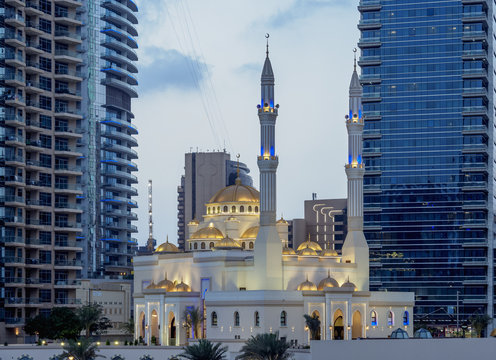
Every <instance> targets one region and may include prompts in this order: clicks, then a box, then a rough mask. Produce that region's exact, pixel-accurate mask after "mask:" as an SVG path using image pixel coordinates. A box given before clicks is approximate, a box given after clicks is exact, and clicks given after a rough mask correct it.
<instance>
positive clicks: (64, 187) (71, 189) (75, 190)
mask: <svg viewBox="0 0 496 360" xmlns="http://www.w3.org/2000/svg"><path fill="white" fill-rule="evenodd" d="M54 192H55V193H56V194H74V195H80V194H82V193H83V188H82V185H80V184H66V183H55V189H54Z"/></svg>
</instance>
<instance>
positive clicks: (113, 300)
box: [76, 280, 132, 340]
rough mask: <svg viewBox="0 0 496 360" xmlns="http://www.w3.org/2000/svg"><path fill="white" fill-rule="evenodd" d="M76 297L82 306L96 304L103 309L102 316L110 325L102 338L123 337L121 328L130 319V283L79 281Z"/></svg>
mask: <svg viewBox="0 0 496 360" xmlns="http://www.w3.org/2000/svg"><path fill="white" fill-rule="evenodd" d="M76 296H77V297H78V298H79V299H81V302H82V303H83V304H93V303H96V304H98V305H101V306H102V307H103V315H104V316H105V317H107V318H108V319H109V320H110V322H111V323H112V328H111V329H108V330H107V333H106V334H105V335H104V336H103V337H104V338H113V337H116V338H118V339H119V340H121V339H122V336H123V335H125V332H123V331H122V329H121V327H122V325H123V324H124V323H126V322H128V321H129V319H131V317H132V291H131V283H130V282H125V281H119V280H81V287H80V288H78V289H77V291H76Z"/></svg>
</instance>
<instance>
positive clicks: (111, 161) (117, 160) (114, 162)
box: [100, 157, 138, 171]
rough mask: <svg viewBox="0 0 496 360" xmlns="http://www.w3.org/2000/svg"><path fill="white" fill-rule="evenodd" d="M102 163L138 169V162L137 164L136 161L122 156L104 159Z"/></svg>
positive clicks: (132, 169) (133, 169)
mask: <svg viewBox="0 0 496 360" xmlns="http://www.w3.org/2000/svg"><path fill="white" fill-rule="evenodd" d="M100 162H101V163H102V164H109V165H118V166H121V167H122V166H127V167H128V168H129V170H131V171H137V170H138V164H136V163H135V162H134V161H131V160H127V159H123V158H121V157H114V158H112V159H102V160H100Z"/></svg>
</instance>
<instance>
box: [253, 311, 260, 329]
mask: <svg viewBox="0 0 496 360" xmlns="http://www.w3.org/2000/svg"><path fill="white" fill-rule="evenodd" d="M254 320H255V321H254V324H255V326H260V315H258V311H255V319H254Z"/></svg>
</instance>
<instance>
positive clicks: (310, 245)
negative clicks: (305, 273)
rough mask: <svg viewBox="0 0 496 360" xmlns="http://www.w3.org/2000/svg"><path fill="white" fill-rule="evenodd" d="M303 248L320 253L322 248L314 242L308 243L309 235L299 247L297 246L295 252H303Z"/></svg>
mask: <svg viewBox="0 0 496 360" xmlns="http://www.w3.org/2000/svg"><path fill="white" fill-rule="evenodd" d="M305 248H310V249H312V250H315V251H322V248H321V247H320V245H319V244H317V243H316V242H315V241H310V234H308V240H307V241H305V242H302V243H301V244H300V246H298V249H296V251H300V250H303V249H305Z"/></svg>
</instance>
